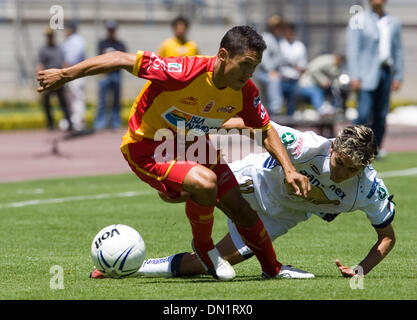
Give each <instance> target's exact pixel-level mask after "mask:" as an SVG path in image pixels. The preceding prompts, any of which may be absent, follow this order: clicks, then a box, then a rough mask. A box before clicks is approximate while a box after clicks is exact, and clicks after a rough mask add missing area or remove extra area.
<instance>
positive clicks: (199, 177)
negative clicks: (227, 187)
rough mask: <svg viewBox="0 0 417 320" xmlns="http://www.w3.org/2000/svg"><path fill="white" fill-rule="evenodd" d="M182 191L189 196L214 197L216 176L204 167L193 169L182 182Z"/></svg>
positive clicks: (215, 193)
mask: <svg viewBox="0 0 417 320" xmlns="http://www.w3.org/2000/svg"><path fill="white" fill-rule="evenodd" d="M184 189H185V190H186V191H188V192H189V193H190V194H191V195H200V194H201V195H207V196H216V195H217V176H216V174H215V173H214V172H213V171H211V170H209V169H207V168H205V167H202V166H199V167H194V168H193V169H192V170H191V171H190V173H189V174H188V175H187V177H186V180H185V181H184Z"/></svg>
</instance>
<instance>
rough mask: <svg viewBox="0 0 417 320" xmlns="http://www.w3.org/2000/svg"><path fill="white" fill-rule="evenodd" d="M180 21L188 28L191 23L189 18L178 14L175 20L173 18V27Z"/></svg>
mask: <svg viewBox="0 0 417 320" xmlns="http://www.w3.org/2000/svg"><path fill="white" fill-rule="evenodd" d="M178 23H183V24H184V25H185V27H186V28H187V29H188V27H189V25H190V21H188V19H187V18H185V17H183V16H178V17H176V18H175V19H174V20H172V22H171V27H173V28H174V27H175V26H176V25H177V24H178Z"/></svg>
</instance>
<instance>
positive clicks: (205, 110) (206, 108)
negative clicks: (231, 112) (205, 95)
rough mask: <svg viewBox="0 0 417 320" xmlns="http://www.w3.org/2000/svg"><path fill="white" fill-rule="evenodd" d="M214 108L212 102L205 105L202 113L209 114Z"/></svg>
mask: <svg viewBox="0 0 417 320" xmlns="http://www.w3.org/2000/svg"><path fill="white" fill-rule="evenodd" d="M213 107H214V101H213V100H211V101H209V102H208V103H207V104H206V105H205V107H204V108H203V111H202V112H204V113H209V112H210V111H211V109H213Z"/></svg>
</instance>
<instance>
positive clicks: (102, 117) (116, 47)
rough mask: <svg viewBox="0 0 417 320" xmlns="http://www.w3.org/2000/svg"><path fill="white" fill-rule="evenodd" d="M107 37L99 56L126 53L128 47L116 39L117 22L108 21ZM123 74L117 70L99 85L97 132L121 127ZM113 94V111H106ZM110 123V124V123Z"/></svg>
mask: <svg viewBox="0 0 417 320" xmlns="http://www.w3.org/2000/svg"><path fill="white" fill-rule="evenodd" d="M106 29H107V37H106V38H105V39H103V40H101V41H100V42H99V43H98V50H97V51H98V54H103V53H107V52H110V51H124V52H126V46H125V45H124V43H123V42H121V41H120V40H118V39H117V38H116V30H117V23H116V22H115V21H112V20H110V21H107V23H106ZM121 80H122V78H121V72H120V70H116V71H113V72H110V73H108V74H106V75H104V76H103V77H102V78H101V79H100V80H99V83H98V86H99V97H98V108H97V116H96V120H95V123H94V128H95V129H96V130H102V129H105V128H106V127H107V125H109V126H110V127H111V128H112V129H117V128H119V127H120V88H121ZM109 92H112V96H113V104H112V107H111V111H106V110H107V108H106V98H107V96H108V93H109ZM108 122H109V123H108Z"/></svg>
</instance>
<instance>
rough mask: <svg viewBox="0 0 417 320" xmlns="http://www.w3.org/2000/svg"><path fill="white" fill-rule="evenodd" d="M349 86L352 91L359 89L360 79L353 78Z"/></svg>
mask: <svg viewBox="0 0 417 320" xmlns="http://www.w3.org/2000/svg"><path fill="white" fill-rule="evenodd" d="M350 88H351V89H352V90H353V91H358V90H360V89H361V81H360V80H359V79H353V80H352V81H351V82H350Z"/></svg>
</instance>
